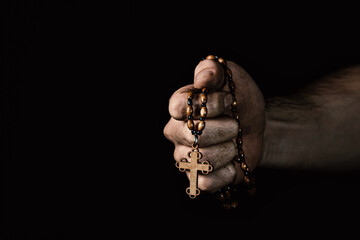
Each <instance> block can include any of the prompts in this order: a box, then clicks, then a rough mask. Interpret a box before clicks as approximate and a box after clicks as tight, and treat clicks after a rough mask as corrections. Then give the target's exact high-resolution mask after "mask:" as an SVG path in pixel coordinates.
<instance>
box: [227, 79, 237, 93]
mask: <svg viewBox="0 0 360 240" xmlns="http://www.w3.org/2000/svg"><path fill="white" fill-rule="evenodd" d="M228 86H229V88H230V90H231V91H234V90H235V83H234V81H229V83H228Z"/></svg>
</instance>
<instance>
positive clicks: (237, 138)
mask: <svg viewBox="0 0 360 240" xmlns="http://www.w3.org/2000/svg"><path fill="white" fill-rule="evenodd" d="M236 144H237V145H238V146H239V145H242V144H243V141H242V138H241V137H239V136H237V137H236Z"/></svg>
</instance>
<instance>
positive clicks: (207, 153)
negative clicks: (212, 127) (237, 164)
mask: <svg viewBox="0 0 360 240" xmlns="http://www.w3.org/2000/svg"><path fill="white" fill-rule="evenodd" d="M191 150H192V148H191V147H188V146H184V145H177V146H176V147H175V151H174V159H175V160H176V161H180V160H181V159H183V158H186V157H187V154H188V152H190V151H191ZM200 151H201V153H202V155H203V157H202V158H201V159H200V160H199V162H203V161H208V162H209V163H210V164H211V165H212V166H213V167H214V169H215V170H217V169H219V168H222V167H224V166H225V165H226V164H227V163H228V162H230V161H232V160H233V159H234V157H235V155H236V147H235V144H234V142H233V141H228V142H224V143H220V144H217V145H212V146H209V147H205V148H201V149H200ZM188 161H190V159H188Z"/></svg>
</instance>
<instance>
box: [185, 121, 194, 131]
mask: <svg viewBox="0 0 360 240" xmlns="http://www.w3.org/2000/svg"><path fill="white" fill-rule="evenodd" d="M187 127H188V129H189V130H193V129H194V121H193V120H192V119H188V120H187Z"/></svg>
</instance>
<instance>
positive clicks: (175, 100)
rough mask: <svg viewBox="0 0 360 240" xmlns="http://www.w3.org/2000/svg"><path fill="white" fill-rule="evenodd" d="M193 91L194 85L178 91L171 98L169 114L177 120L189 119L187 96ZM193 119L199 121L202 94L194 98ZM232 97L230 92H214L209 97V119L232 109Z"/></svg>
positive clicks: (195, 95) (207, 106) (207, 105)
mask: <svg viewBox="0 0 360 240" xmlns="http://www.w3.org/2000/svg"><path fill="white" fill-rule="evenodd" d="M191 89H193V85H187V86H185V87H182V88H180V89H179V90H177V91H176V92H175V93H174V94H173V95H172V96H171V98H170V101H169V113H170V115H171V116H172V117H173V118H175V119H177V120H185V119H186V118H187V114H186V108H187V106H188V105H187V95H188V93H189V91H190V90H191ZM192 102H193V117H194V119H199V117H200V109H201V101H200V94H194V97H193V101H192ZM231 103H232V97H231V94H230V93H229V92H223V91H220V92H212V93H209V94H208V95H207V103H206V108H207V112H208V114H207V117H208V118H211V117H217V116H220V115H222V114H223V113H224V112H225V111H226V110H228V109H230V105H231Z"/></svg>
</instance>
